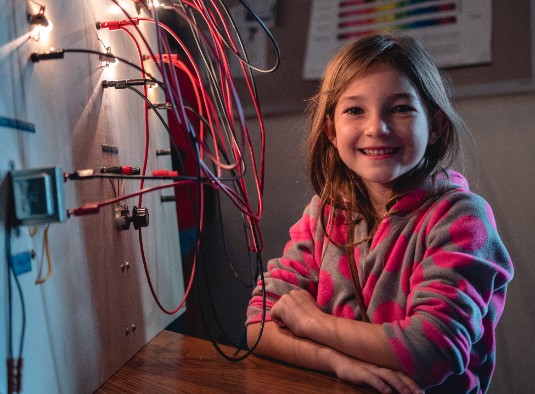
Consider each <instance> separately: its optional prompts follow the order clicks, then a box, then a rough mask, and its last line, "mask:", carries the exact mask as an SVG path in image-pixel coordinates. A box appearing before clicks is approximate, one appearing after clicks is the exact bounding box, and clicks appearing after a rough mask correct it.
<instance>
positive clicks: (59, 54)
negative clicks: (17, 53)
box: [30, 48, 65, 63]
mask: <svg viewBox="0 0 535 394" xmlns="http://www.w3.org/2000/svg"><path fill="white" fill-rule="evenodd" d="M64 55H65V50H64V49H62V48H60V49H54V48H50V50H49V51H47V52H41V53H39V52H34V53H32V54H31V55H30V60H31V61H32V62H34V63H37V62H38V61H40V60H50V59H63V57H64Z"/></svg>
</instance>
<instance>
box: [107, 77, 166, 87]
mask: <svg viewBox="0 0 535 394" xmlns="http://www.w3.org/2000/svg"><path fill="white" fill-rule="evenodd" d="M156 84H157V82H156V81H155V80H153V79H148V78H135V79H121V80H117V81H108V80H104V81H102V87H103V88H115V89H126V87H127V86H142V85H147V86H149V87H152V86H154V85H156Z"/></svg>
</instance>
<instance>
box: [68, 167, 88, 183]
mask: <svg viewBox="0 0 535 394" xmlns="http://www.w3.org/2000/svg"><path fill="white" fill-rule="evenodd" d="M93 175H95V171H94V170H93V169H91V168H88V169H85V170H78V171H74V172H71V173H70V174H68V173H64V174H63V179H64V180H65V182H67V180H68V179H71V180H74V179H82V178H90V177H92V176H93Z"/></svg>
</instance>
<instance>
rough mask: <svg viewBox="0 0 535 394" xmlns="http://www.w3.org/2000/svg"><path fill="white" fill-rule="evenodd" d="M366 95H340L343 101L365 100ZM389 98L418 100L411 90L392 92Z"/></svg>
mask: <svg viewBox="0 0 535 394" xmlns="http://www.w3.org/2000/svg"><path fill="white" fill-rule="evenodd" d="M365 97H366V96H364V95H353V96H345V97H340V100H339V101H340V102H342V101H351V102H352V101H363V100H365ZM388 98H389V99H394V100H396V99H406V100H417V99H418V97H417V96H416V95H415V94H413V93H410V92H399V93H393V94H391V95H390V96H388Z"/></svg>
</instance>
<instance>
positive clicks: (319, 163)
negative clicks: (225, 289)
mask: <svg viewBox="0 0 535 394" xmlns="http://www.w3.org/2000/svg"><path fill="white" fill-rule="evenodd" d="M463 133H467V130H466V127H465V125H464V123H463V122H462V120H461V119H460V117H459V115H458V114H457V113H456V112H455V110H454V109H453V107H452V104H451V102H450V99H449V96H448V92H447V89H446V86H445V83H444V81H443V79H442V78H441V75H440V72H439V71H438V69H437V67H436V65H435V64H434V63H433V61H432V60H431V58H430V56H429V55H428V54H427V53H426V51H425V50H424V49H423V48H422V46H421V45H420V44H419V43H418V42H417V41H415V40H414V39H412V38H410V37H405V36H400V35H390V34H383V35H374V36H369V37H365V38H363V39H361V40H359V41H358V42H355V43H352V44H351V45H349V46H347V47H345V48H343V49H342V50H341V51H340V52H339V53H338V54H337V55H336V56H335V57H334V58H333V59H332V60H331V62H330V63H329V65H328V66H327V69H326V71H325V74H324V77H323V80H322V82H321V86H320V90H319V93H318V94H317V95H316V97H315V99H314V100H313V101H312V122H311V133H310V136H309V160H308V163H309V164H308V165H309V176H310V179H311V182H312V185H313V187H314V190H315V192H316V196H314V197H313V198H312V201H311V202H310V203H309V205H308V206H307V207H306V209H305V211H304V214H303V216H302V218H301V219H300V220H299V221H298V222H297V223H296V224H295V225H294V226H293V227H292V228H291V229H290V236H291V240H290V241H289V242H288V244H287V245H286V247H285V250H284V254H283V256H282V257H281V258H277V259H273V260H271V261H269V263H268V267H267V268H268V272H267V273H266V278H265V286H266V307H267V313H266V320H267V321H266V323H265V326H264V328H263V332H262V336H261V339H260V342H259V344H258V346H257V348H256V351H255V352H256V353H257V354H261V355H265V356H268V357H272V358H275V359H278V360H281V361H284V362H288V363H291V364H294V365H298V366H301V367H305V368H310V369H314V370H318V371H323V372H327V373H333V374H335V375H336V376H338V377H339V378H340V379H343V380H345V381H348V382H352V383H356V384H369V385H371V386H373V387H374V388H376V389H377V390H380V391H381V392H385V393H388V392H391V391H393V390H397V391H398V392H400V393H411V392H414V393H416V392H421V391H422V389H425V390H426V392H427V391H428V392H444V393H464V392H471V393H476V392H485V391H486V390H487V389H488V387H489V383H490V379H491V376H492V373H493V370H494V365H495V360H496V353H495V328H496V324H497V323H498V319H499V318H500V316H501V314H502V311H503V307H504V302H505V293H506V288H507V283H508V282H509V281H510V280H511V278H512V274H513V267H512V263H511V261H510V258H509V255H508V253H507V251H506V250H505V247H504V245H503V244H502V242H501V240H500V238H499V236H498V233H497V231H496V224H495V221H494V217H493V214H492V210H491V208H490V206H489V205H488V203H487V202H486V201H485V200H483V198H481V197H480V196H478V195H476V194H474V193H472V192H470V191H469V189H468V185H467V182H466V180H465V178H464V177H463V176H462V175H461V174H460V173H458V172H455V171H453V170H448V169H447V168H448V166H449V165H450V164H451V163H452V161H453V159H454V157H455V153H456V151H457V146H458V140H459V137H461V136H462V134H463ZM262 307H263V296H262V287H261V284H260V282H259V284H258V286H257V287H256V289H255V290H254V291H253V297H252V299H251V301H250V304H249V308H248V311H247V333H248V343H249V345H250V346H252V345H253V344H254V343H255V341H256V339H257V336H258V334H259V331H260V327H261V324H259V323H260V321H261V319H262Z"/></svg>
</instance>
